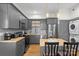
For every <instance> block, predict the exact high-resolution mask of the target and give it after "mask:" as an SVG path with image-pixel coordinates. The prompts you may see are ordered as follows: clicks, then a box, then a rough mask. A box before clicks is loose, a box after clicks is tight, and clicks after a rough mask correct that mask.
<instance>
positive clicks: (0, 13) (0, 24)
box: [0, 3, 8, 28]
mask: <svg viewBox="0 0 79 59" xmlns="http://www.w3.org/2000/svg"><path fill="white" fill-rule="evenodd" d="M7 27H8V18H7V4H4V3H1V4H0V28H7Z"/></svg>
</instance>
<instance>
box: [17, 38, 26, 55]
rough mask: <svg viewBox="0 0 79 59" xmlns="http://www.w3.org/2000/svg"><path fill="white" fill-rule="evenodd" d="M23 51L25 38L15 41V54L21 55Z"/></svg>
mask: <svg viewBox="0 0 79 59" xmlns="http://www.w3.org/2000/svg"><path fill="white" fill-rule="evenodd" d="M24 51H25V39H23V40H21V41H19V42H17V44H16V55H17V56H20V55H23V53H24Z"/></svg>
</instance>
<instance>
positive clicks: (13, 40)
mask: <svg viewBox="0 0 79 59" xmlns="http://www.w3.org/2000/svg"><path fill="white" fill-rule="evenodd" d="M24 38H25V37H17V38H12V39H11V40H3V41H0V42H11V43H12V42H18V41H20V40H22V39H24Z"/></svg>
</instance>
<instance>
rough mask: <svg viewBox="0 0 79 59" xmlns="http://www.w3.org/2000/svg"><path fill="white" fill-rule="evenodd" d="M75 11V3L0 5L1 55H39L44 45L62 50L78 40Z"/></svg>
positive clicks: (77, 15) (77, 17)
mask: <svg viewBox="0 0 79 59" xmlns="http://www.w3.org/2000/svg"><path fill="white" fill-rule="evenodd" d="M78 10H79V4H78V3H0V56H38V55H39V56H42V51H43V50H44V49H45V42H59V47H60V48H59V51H60V50H62V46H63V43H64V42H71V39H75V40H78V39H79V38H78V34H79V33H78V29H79V28H78V25H79V21H78V20H79V13H78ZM72 24H75V25H76V26H75V27H77V28H76V29H75V30H72V29H74V28H75V27H74V25H73V26H71V25H72ZM71 27H72V28H71ZM75 31H76V32H75ZM74 33H75V34H74ZM76 33H77V34H76ZM78 41H79V40H78ZM78 41H77V42H78ZM77 42H76V43H77ZM74 43H75V42H74ZM35 48H36V49H35ZM32 50H33V51H32ZM28 51H29V52H28ZM43 52H44V51H43ZM34 53H35V54H34ZM78 53H79V52H77V55H79V54H78Z"/></svg>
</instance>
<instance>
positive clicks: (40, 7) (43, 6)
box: [16, 3, 77, 19]
mask: <svg viewBox="0 0 79 59" xmlns="http://www.w3.org/2000/svg"><path fill="white" fill-rule="evenodd" d="M76 4H77V3H16V5H17V7H18V8H19V9H20V10H21V11H22V12H23V13H24V14H25V15H26V16H27V17H28V18H30V19H35V18H37V19H40V18H46V17H51V16H52V17H55V16H57V13H58V11H59V10H60V9H69V8H72V7H74V6H75V5H76Z"/></svg>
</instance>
